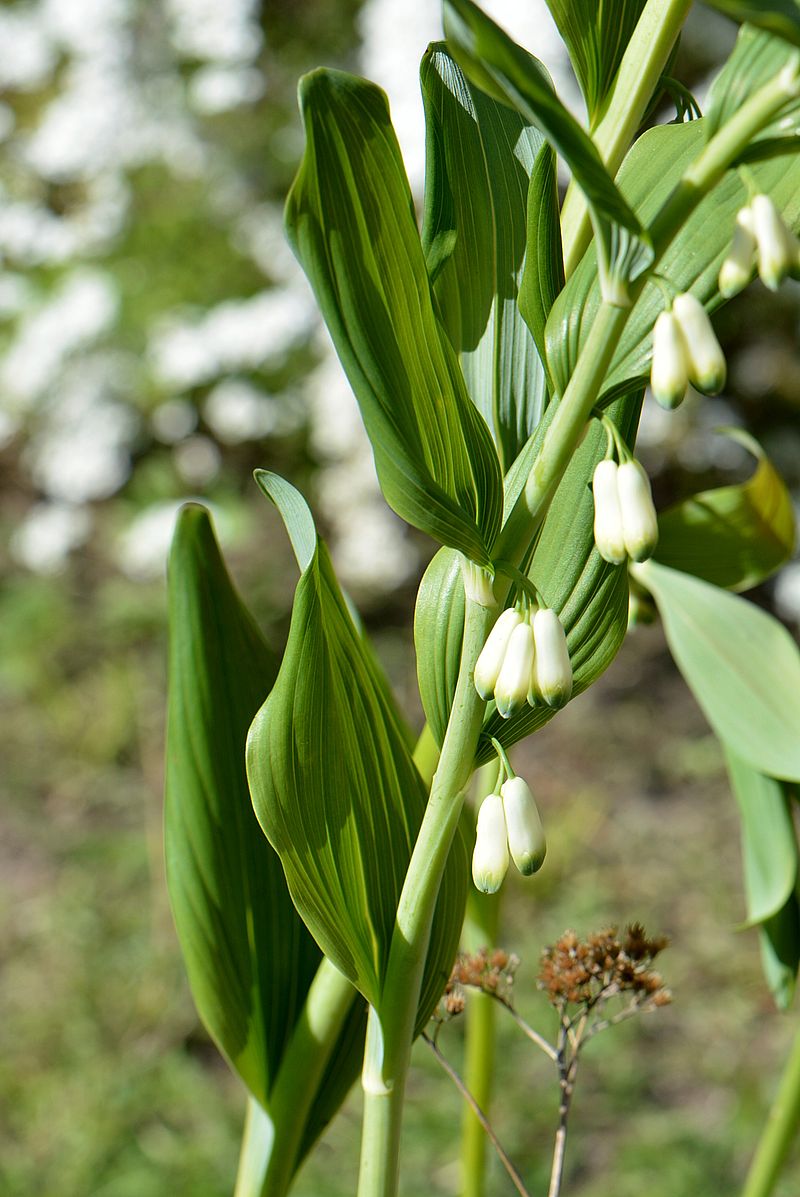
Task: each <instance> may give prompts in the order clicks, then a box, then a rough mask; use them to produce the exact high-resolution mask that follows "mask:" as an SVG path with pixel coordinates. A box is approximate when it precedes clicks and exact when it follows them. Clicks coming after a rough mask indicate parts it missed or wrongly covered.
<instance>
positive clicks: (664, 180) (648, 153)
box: [546, 119, 800, 403]
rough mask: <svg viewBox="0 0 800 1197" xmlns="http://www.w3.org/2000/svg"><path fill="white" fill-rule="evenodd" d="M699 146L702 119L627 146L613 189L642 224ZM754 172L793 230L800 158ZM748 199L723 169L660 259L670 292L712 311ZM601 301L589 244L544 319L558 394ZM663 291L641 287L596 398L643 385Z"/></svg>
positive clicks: (799, 213)
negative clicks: (736, 226)
mask: <svg viewBox="0 0 800 1197" xmlns="http://www.w3.org/2000/svg"><path fill="white" fill-rule="evenodd" d="M704 145H705V134H704V132H703V120H702V119H701V120H696V121H690V122H688V123H686V124H682V125H659V126H658V127H657V128H655V129H650V130H648V132H647V133H644V134H643V135H642V136H641V137H640V138H639V140H638V141H637V142H636V143H635V144H634V146H633V147H632V149H631V150H630V152H629V154H628V155H627V157H626V159H625V161H624V162H623V164H622V167H621V169H620V173H619V176H618V179H617V181H618V183H619V187H620V190H621V191H622V192H623V193H624V195H625V196H626V198H627V199H628V201H629V202H630V204H631V206H632V207H633V208H634V210H635V211H636V212H637V214H638V215H639V217H640V219H641V220H642V222H643V223H644V224H645V225H647V224H648V223H649V222H650V221H652V219H653V218H654V216H655V215H656V213H657V212H658V211H659V209H660V208H661V205H662V204H663V202H664V200H665V199H666V198H667V196H668V195H669V194H670V193H671V191H672V190H673V188H674V187H675V186H676V184H677V183H678V180H679V179H680V177H681V175H682V174H683V172H684V171H685V170H686V168H687V167H688V165H689V163H690V162H691V161H692V160H693V159H694V158H695V157H696V156H697V155H698V154H699V153H700V152H701V151H702V149H703V147H704ZM751 169H752V172H753V176H754V178H755V179H756V181H757V183H758V185H759V186H760V187H761V189H762V190H763V191H766V192H768V193H769V194H770V195H771V196H772V198H773V200H774V201H775V203H776V205H777V207H778V208H779V210H780V211H781V212H782V214H783V216H784V219H785V220H786V221H787V223H788V224H789V225H790V226H791V227H792V228H798V227H800V159H798V158H797V157H795V156H792V157H784V158H776V159H771V160H769V161H766V162H760V163H757V164H755V165H754V166H753V167H752V168H751ZM746 202H747V193H746V191H745V188H744V186H743V185H742V183H741V182H740V180H739V178H738V176H737V175H736V174H735V173H733V172H729V173H728V174H727V175H726V176H725V177H724V179H723V180H722V181H721V182H720V183H719V184H718V185H717V186H716V187H715V188H714V190H713V191H712V192H711V194H710V195H708V196H706V198H705V199H704V200H703V201H702V202H701V203H700V204H699V205H698V207H697V208H696V209H695V211H694V212H693V213H692V215H691V216H690V217H689V219H688V220H687V222H686V224H685V225H684V226H683V228H682V229H681V231H680V233H679V234H678V235H677V236H676V237H675V239H674V240H673V241H672V243H671V245H670V246H669V248H668V249H667V251H666V253H665V254H664V255H663V257H662V258H661V261H660V262H659V274H661V275H663V276H664V277H665V278H667V279H669V281H670V283H671V284H672V285H673V286H674V288H675V290H676V291H691V292H692V294H693V295H696V296H697V298H698V299H699V300H700V301H701V302H702V303H704V304H705V305H706V307H707V308H709V309H710V310H712V311H713V310H714V309H715V308H716V307H718V306H719V305H720V304H721V303H722V299H721V297H720V294H719V291H718V288H717V277H718V275H719V268H720V266H721V264H722V260H723V258H724V257H725V255H726V254H727V252H728V249H729V248H730V242H731V234H732V232H733V226H734V222H735V219H736V213H737V212H738V210H739V208H741V207H742V205H743V204H745V203H746ZM599 304H600V288H599V282H598V278H597V269H596V259H595V252H594V249H593V248H592V247H590V248H589V250H588V251H587V252H586V254H585V255H584V257H583V259H582V261H581V262H580V264H579V265H578V267H577V269H576V270H575V272H574V274H572V275H571V276H570V278H569V279H568V281H567V285H566V286H565V287H564V289H563V291H562V292H561V294H560V295H559V296H558V299H557V300H556V302H555V303H554V305H553V310H552V311H551V313H550V317H549V319H548V321H547V329H546V339H547V365H548V369H549V372H550V375H551V377H552V379H553V384H554V386H555V388H556V390H557V391H558V392H559V393H560V392H562V391H563V390H564V387H565V386H566V384H567V382H568V381H569V379H570V377H571V375H572V372H573V370H574V369H575V365H576V363H577V360H578V355H579V353H580V350H581V347H582V346H583V344H584V343H585V341H586V338H587V336H588V335H589V330H590V329H591V326H592V323H593V321H594V318H595V315H596V313H597V309H598V307H599ZM664 306H665V305H664V294H663V291H662V290H661V288H660V287H658V286H656V285H655V284H654V285H652V286H648V287H646V288H645V290H644V291H643V293H642V295H641V296H640V298H639V299H638V300H637V302H636V304H635V305H634V308H633V311H632V312H631V314H630V317H629V318H628V321H627V323H626V325H625V328H624V330H623V333H622V336H621V338H620V342H619V345H618V347H617V351H616V353H615V354H614V358H613V361H612V363H611V366H610V368H609V371H608V374H607V376H606V380H605V383H604V384H603V388H602V391H601V395H600V403H608V402H609V400H610V399H612V398H613V397H614V396H616V395H619V394H624V393H625V392H627V391H628V390H630V389H632V388H634V387H635V386H643V385H644V384H645V383H646V382H647V381H648V377H649V373H650V358H651V355H652V331H653V325H654V324H655V321H656V317H657V316H658V314H659V313H660V312H661V311H662V310H663V308H664Z"/></svg>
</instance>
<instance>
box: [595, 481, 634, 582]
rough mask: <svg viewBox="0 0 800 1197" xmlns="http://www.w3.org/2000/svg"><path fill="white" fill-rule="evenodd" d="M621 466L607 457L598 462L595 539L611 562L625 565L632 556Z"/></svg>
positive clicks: (606, 559)
mask: <svg viewBox="0 0 800 1197" xmlns="http://www.w3.org/2000/svg"><path fill="white" fill-rule="evenodd" d="M618 469H619V466H618V465H617V463H616V462H615V461H612V460H611V459H610V458H606V459H605V460H604V461H600V462H598V463H597V465H596V467H595V471H594V476H593V478H592V493H593V494H594V542H595V544H596V545H597V551H598V553H599V554H600V556H601V557H602V558H603V560H604V561H607V562H608V563H609V565H621V564H622V562H623V561H626V560H627V557H628V551H627V549H626V548H625V537H624V535H623V532H622V511H621V510H620V505H619V491H618V490H617V471H618Z"/></svg>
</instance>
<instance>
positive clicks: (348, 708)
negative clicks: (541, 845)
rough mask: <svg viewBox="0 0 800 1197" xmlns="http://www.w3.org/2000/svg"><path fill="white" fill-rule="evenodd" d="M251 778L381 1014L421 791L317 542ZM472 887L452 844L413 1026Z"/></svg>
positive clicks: (429, 1003)
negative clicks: (468, 887)
mask: <svg viewBox="0 0 800 1197" xmlns="http://www.w3.org/2000/svg"><path fill="white" fill-rule="evenodd" d="M247 771H248V777H249V780H250V787H251V792H252V795H253V803H254V806H255V809H256V813H257V815H258V818H259V821H260V822H261V825H262V827H263V828H264V830H265V832H266V834H267V835H268V837H269V839H270V842H271V843H272V844H273V846H274V847H275V850H276V851H277V852H278V854H279V855H280V857H281V861H282V863H283V866H284V869H285V872H286V879H287V882H288V885H289V889H290V892H291V894H292V898H293V900H294V902H295V905H296V906H297V908H298V910H299V911H300V913H301V915H302V917H303V919H304V921H305V923H306V925H307V926H308V928H309V930H310V931H311V933H312V935H313V936H314V938H315V939H316V940H317V941H318V942H319V944H320V945H321V946H322V948H323V950H324V951H325V954H326V955H327V956H329V957H330V959H331V960H333V962H334V963H335V964H336V965H337V967H338V968H339V969H340V970H341V971H342V972H343V973H344V974H345V975H346V976H347V977H349V978H350V979H351V980H352V982H353V984H354V985H356V986H357V987H358V989H360V990H361V992H362V993H363V994H364V996H365V997H366V998H367V1000H368V1001H369V1002H370V1003H371V1004H372V1005H373V1006H375V1007H376V1009H377V1010H378V1012H380V1009H381V1001H382V987H383V980H384V972H385V966H386V962H387V958H388V951H389V945H390V941H391V936H392V932H393V929H394V923H395V912H396V909H397V902H398V899H399V895H400V891H401V888H402V885H403V881H404V878H405V873H406V869H407V866H408V862H409V860H410V856H411V849H412V847H413V844H414V841H415V839H416V835H417V831H418V829H419V825H420V822H421V820H422V815H423V812H424V809H425V805H426V793H425V789H424V786H423V784H422V781H421V779H420V776H419V774H418V773H417V771H416V768H415V766H414V763H413V761H412V759H411V755H410V752H409V749H408V747H407V745H406V741H405V738H404V735H403V731H402V728H401V726H400V721H399V718H398V716H397V713H396V711H395V709H394V707H393V705H392V704H391V703H390V702H389V700H388V690H387V687H386V686H385V684H384V683H383V682H382V681H381V680H380V679H379V678H378V677H376V667H375V664H374V661H373V659H372V658H371V656H370V655H369V654H368V653H367V652H366V651H365V649H364V646H363V643H362V641H361V638H360V637H359V635H358V633H357V631H356V629H355V627H354V625H353V622H352V620H351V618H350V615H349V613H348V611H347V607H346V605H345V603H344V600H343V598H342V595H341V592H340V590H339V587H338V584H337V582H336V579H335V576H334V574H333V570H332V567H331V565H330V561H329V559H328V555H327V551H326V550H325V547H324V546H323V545H321V544H319V545H318V548H317V551H316V553H315V555H314V558H313V560H312V561H311V564H310V565H309V567H308V569H307V570H306V571H305V572H304V574H303V576H302V577H301V579H300V583H299V585H298V588H297V593H296V595H295V602H294V608H293V612H292V623H291V628H290V632H289V640H288V643H287V646H286V653H285V656H284V659H283V663H282V665H281V669H280V673H279V674H278V679H277V681H276V683H275V687H274V689H273V691H272V693H271V695H270V696H269V698H268V699H267V701H266V703H265V704H264V706H263V707H262V708H261V710H260V711H259V713H258V715H257V716H256V718H255V720H254V722H253V726H252V728H251V731H250V735H249V738H248V746H247ZM466 879H467V862H466V855H465V850H464V846H463V842H462V841H461V839H460V838H459V839H458V840H457V842H456V843H455V844H454V848H453V851H452V852H451V856H450V861H449V862H448V866H447V869H446V871H445V877H444V880H443V883H442V889H441V892H440V895H439V901H438V904H437V911H436V915H435V917H434V928H433V932H432V935H431V945H430V949H429V954H428V960H427V964H426V970H425V979H424V981H423V995H422V998H421V1002H420V1010H419V1026H420V1027H421V1026H423V1025H424V1023H425V1021H426V1020H427V1018H428V1017H429V1015H430V1012H431V1010H432V1008H433V1006H434V1005H435V1003H436V1000H437V999H438V997H439V995H440V994H441V990H442V988H443V986H444V983H445V981H446V979H447V976H448V975H449V970H450V966H451V964H452V959H453V957H454V955H455V952H456V949H457V945H458V936H459V933H460V929H461V922H462V919H463V912H464V902H465V898H466Z"/></svg>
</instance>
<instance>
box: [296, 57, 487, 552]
mask: <svg viewBox="0 0 800 1197" xmlns="http://www.w3.org/2000/svg"><path fill="white" fill-rule="evenodd" d="M300 107H301V112H302V115H303V121H304V124H305V131H306V148H305V153H304V156H303V160H302V163H301V166H300V170H299V172H298V175H297V178H296V179H295V182H294V185H293V187H292V189H291V192H290V194H289V198H288V201H287V205H286V225H287V232H288V235H289V239H290V241H291V243H292V246H293V248H294V251H295V253H296V254H297V257H298V258H299V260H300V262H301V264H302V266H303V269H304V270H305V271H306V274H307V275H308V277H309V279H310V281H311V284H312V286H313V288H314V291H315V293H316V296H317V300H318V301H319V305H320V308H321V309H322V313H323V316H324V317H325V321H326V323H327V325H328V328H329V330H330V332H331V336H332V337H333V341H334V344H335V346H336V350H337V352H338V354H339V357H340V358H341V360H342V364H343V366H344V368H345V371H346V373H347V376H348V378H349V380H350V384H351V386H352V387H353V390H354V392H355V395H356V398H357V399H358V402H359V405H360V407H361V413H362V416H363V418H364V424H365V426H366V429H367V433H368V435H369V438H370V440H371V442H372V449H373V452H374V454H375V464H376V468H377V471H378V478H379V480H380V483H381V487H382V489H383V492H384V495H385V496H386V499H387V502H388V503H389V505H390V506H391V507H393V508H394V510H395V511H396V512H397V513H398V514H399V515H401V516H402V517H403V518H404V519H405V520H407V521H408V522H409V523H410V524H413V525H414V526H415V527H417V528H420V529H421V530H422V531H423V532H427V533H428V534H429V535H431V536H433V537H434V538H435V539H437V540H439V541H440V542H442V543H444V544H450V545H452V546H453V547H455V548H458V549H460V550H461V551H463V552H464V553H466V554H467V556H469V557H471V558H472V559H473V560H476V561H478V562H482V563H485V562H486V561H487V560H488V550H489V548H490V546H491V544H492V542H493V540H494V537H495V534H496V532H497V529H498V526H499V521H500V512H501V502H502V490H501V475H500V469H499V463H498V460H497V454H496V452H495V449H494V445H493V444H492V439H491V435H490V433H489V430H488V428H487V427H486V424H485V422H484V421H483V419H482V418H481V417H480V415H479V413H478V412H477V410H476V408H475V407H474V405H473V404H472V403H471V402H470V401H469V396H468V395H467V391H466V387H465V385H464V380H463V377H462V375H461V372H460V370H459V368H458V362H457V359H456V355H455V352H454V351H453V349H452V346H451V345H450V342H449V340H448V338H447V336H446V335H445V333H444V330H443V329H442V327H441V325H440V324H439V321H438V320H437V318H436V316H435V314H434V309H433V304H432V298H431V292H430V283H429V279H428V274H427V271H426V267H425V259H424V256H423V253H422V247H421V244H420V240H419V235H418V232H417V226H416V220H415V216H414V209H413V203H412V199H411V192H410V190H409V186H408V180H407V178H406V174H405V170H404V167H403V161H402V157H401V155H400V149H399V147H398V144H397V139H396V137H395V134H394V130H393V128H392V125H391V121H390V119H389V110H388V105H387V102H386V97H385V96H384V94H383V92H382V91H380V89H379V88H377V87H375V86H374V85H373V84H371V83H367V82H366V81H365V80H362V79H357V78H355V77H354V76H352V75H347V74H344V73H343V72H341V71H324V70H320V71H315V72H313V73H312V74H311V75H306V76H305V77H304V79H303V80H302V81H301V84H300Z"/></svg>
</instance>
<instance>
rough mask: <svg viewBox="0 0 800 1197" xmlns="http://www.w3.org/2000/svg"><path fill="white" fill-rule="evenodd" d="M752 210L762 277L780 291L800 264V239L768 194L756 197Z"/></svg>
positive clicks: (759, 274) (770, 286) (759, 271)
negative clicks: (798, 262) (799, 260)
mask: <svg viewBox="0 0 800 1197" xmlns="http://www.w3.org/2000/svg"><path fill="white" fill-rule="evenodd" d="M750 207H751V210H752V213H753V227H754V230H755V235H756V244H757V246H758V277H759V278H760V279H761V281H762V283H763V284H764V286H765V287H769V289H770V291H777V289H778V287H779V286H780V285H781V283H782V282H783V280H784V279H785V278H786V275H787V274H788V273H789V271H790V270H792V269H794V267H795V266H796V264H797V256H798V243H797V238H796V237H795V235H794V233H792V232H791V231H790V230H789V229H788V228H787V227H786V224H785V222H784V219H783V217H782V216H781V214H780V212H779V211H778V209H777V208H776V207H775V205H774V203H773V202H772V200H771V199H770V198H769V196H768V195H756V196H754V197H753V200H752V202H751V204H750Z"/></svg>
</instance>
